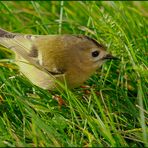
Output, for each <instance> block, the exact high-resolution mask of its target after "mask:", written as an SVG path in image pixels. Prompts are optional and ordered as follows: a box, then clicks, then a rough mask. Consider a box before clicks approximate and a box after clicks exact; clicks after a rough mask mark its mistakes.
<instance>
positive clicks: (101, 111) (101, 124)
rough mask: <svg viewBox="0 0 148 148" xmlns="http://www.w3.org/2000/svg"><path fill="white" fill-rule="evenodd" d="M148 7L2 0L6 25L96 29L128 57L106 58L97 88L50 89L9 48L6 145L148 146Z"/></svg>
mask: <svg viewBox="0 0 148 148" xmlns="http://www.w3.org/2000/svg"><path fill="white" fill-rule="evenodd" d="M147 10H148V3H147V2H126V1H124V2H110V1H108V2H105V1H104V2H103V1H100V2H95V1H94V2H90V1H88V2H87V1H85V2H82V1H77V2H72V1H71V2H70V1H69V2H68V1H67V2H66V1H64V2H63V1H61V2H60V1H59V2H58V1H37V2H35V1H23V2H20V1H17V2H15V1H13V2H11V1H1V2H0V21H1V24H0V27H1V28H3V29H6V30H9V31H12V32H20V33H26V34H27V33H28V34H84V35H88V36H90V37H93V38H95V39H97V40H98V41H99V42H101V43H103V44H105V45H106V46H107V47H108V51H110V52H112V54H113V55H116V56H117V57H119V58H120V59H121V61H108V62H107V63H106V64H104V65H103V67H102V68H101V69H100V70H98V71H97V72H96V73H95V74H94V75H93V76H92V77H91V78H90V79H89V80H88V81H87V82H86V83H85V85H88V86H90V87H79V88H75V89H73V90H68V89H67V88H66V87H65V89H64V91H63V92H48V91H47V90H42V89H41V88H38V87H36V86H34V85H33V84H31V83H30V82H29V80H28V79H27V78H25V77H24V76H23V75H22V74H20V73H19V71H18V68H17V66H16V65H15V64H14V63H13V60H12V58H13V57H14V55H13V54H12V53H11V52H10V51H9V50H8V49H5V48H4V47H1V48H0V146H10V147H12V146H17V147H30V146H34V147H37V146H46V147H47V146H51V147H52V146H64V147H65V146H71V147H72V146H81V147H82V146H83V147H88V146H109V147H111V146H112V147H115V146H117V147H121V146H122V147H123V146H128V147H135V146H136V147H143V146H147V147H148V127H147V125H148V97H147V96H148V72H147V70H148V49H147V47H148V46H147V44H148V41H147V40H148V26H147V25H148V22H147V17H148V13H147ZM55 95H56V97H58V96H57V95H59V96H60V97H61V98H63V99H64V100H65V102H66V105H65V106H62V108H60V107H59V105H58V103H57V101H56V100H55V99H53V96H55Z"/></svg>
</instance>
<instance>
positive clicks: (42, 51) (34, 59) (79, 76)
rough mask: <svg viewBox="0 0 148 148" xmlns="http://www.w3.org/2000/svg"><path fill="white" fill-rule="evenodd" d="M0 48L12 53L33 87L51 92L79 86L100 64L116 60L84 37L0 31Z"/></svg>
mask: <svg viewBox="0 0 148 148" xmlns="http://www.w3.org/2000/svg"><path fill="white" fill-rule="evenodd" d="M0 45H2V46H4V47H6V48H8V49H10V50H12V51H13V52H14V53H15V64H16V65H18V66H19V70H20V72H21V73H22V74H24V75H25V76H26V77H27V78H28V79H29V80H30V81H31V82H32V83H33V84H34V85H36V86H38V87H41V88H43V89H47V90H55V89H56V88H58V87H59V86H60V83H61V84H66V85H67V87H68V88H75V87H79V86H80V85H82V84H83V83H84V82H85V81H86V80H87V79H88V78H89V77H90V76H91V75H92V74H93V73H94V72H95V71H96V70H97V69H98V68H100V67H101V66H102V64H103V63H104V62H105V61H107V60H111V59H116V57H114V56H113V55H112V54H110V53H108V52H107V50H106V47H105V46H104V45H103V44H100V43H99V42H98V41H97V40H95V39H93V38H90V37H89V36H86V35H71V34H63V35H58V34H57V35H31V34H21V33H11V32H8V31H6V30H4V29H1V28H0Z"/></svg>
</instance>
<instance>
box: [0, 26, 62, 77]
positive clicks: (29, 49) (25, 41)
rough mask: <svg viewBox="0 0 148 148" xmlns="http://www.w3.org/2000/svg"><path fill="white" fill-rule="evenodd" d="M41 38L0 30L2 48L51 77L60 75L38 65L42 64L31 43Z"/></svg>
mask: <svg viewBox="0 0 148 148" xmlns="http://www.w3.org/2000/svg"><path fill="white" fill-rule="evenodd" d="M42 36H43V35H23V34H15V33H11V32H7V31H5V30H3V29H1V28H0V44H1V45H2V46H4V47H6V48H9V49H11V50H13V51H14V52H15V53H17V54H18V55H20V56H21V57H22V58H24V59H25V60H26V61H28V62H29V63H30V64H32V65H34V66H36V67H37V68H39V69H41V70H43V71H46V72H47V73H50V74H52V75H58V74H61V72H57V71H49V70H46V69H45V68H44V67H43V65H41V64H40V63H42V62H40V57H39V55H38V54H37V53H36V52H38V51H36V50H37V49H36V48H34V46H33V43H34V42H35V40H36V39H37V38H39V37H42Z"/></svg>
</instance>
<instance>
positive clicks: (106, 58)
mask: <svg viewBox="0 0 148 148" xmlns="http://www.w3.org/2000/svg"><path fill="white" fill-rule="evenodd" d="M102 59H103V60H112V59H113V60H119V58H117V57H114V56H112V55H111V54H107V55H105V56H104V57H103V58H102Z"/></svg>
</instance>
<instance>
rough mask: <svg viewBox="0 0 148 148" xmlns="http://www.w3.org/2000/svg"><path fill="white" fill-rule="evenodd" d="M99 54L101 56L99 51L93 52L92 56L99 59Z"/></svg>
mask: <svg viewBox="0 0 148 148" xmlns="http://www.w3.org/2000/svg"><path fill="white" fill-rule="evenodd" d="M99 54H100V52H99V51H93V52H92V56H93V57H97V56H99Z"/></svg>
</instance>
